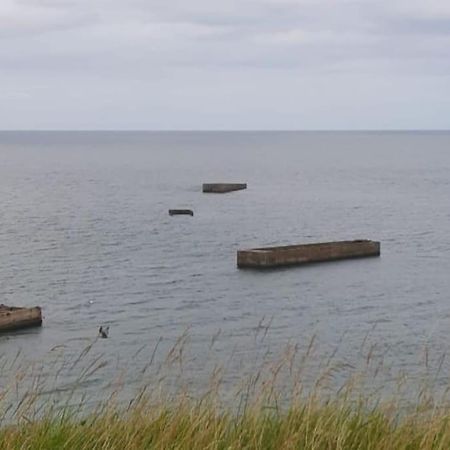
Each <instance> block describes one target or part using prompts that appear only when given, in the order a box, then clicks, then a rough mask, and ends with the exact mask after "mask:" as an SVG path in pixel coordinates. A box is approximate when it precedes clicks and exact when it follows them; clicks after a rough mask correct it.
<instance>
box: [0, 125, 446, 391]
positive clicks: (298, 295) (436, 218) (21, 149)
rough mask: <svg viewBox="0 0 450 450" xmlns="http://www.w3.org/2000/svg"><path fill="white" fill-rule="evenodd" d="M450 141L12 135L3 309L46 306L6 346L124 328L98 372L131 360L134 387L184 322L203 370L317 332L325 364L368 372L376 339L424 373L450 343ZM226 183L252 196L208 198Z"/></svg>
mask: <svg viewBox="0 0 450 450" xmlns="http://www.w3.org/2000/svg"><path fill="white" fill-rule="evenodd" d="M449 150H450V133H446V132H436V133H420V132H413V133H383V132H377V133H356V132H355V133H347V132H342V133H334V132H324V133H320V132H317V133H316V132H173V133H172V132H161V133H160V132H120V133H119V132H1V133H0V205H1V207H0V255H1V258H0V303H5V304H8V305H20V306H22V305H23V306H31V305H40V306H42V308H43V311H44V316H45V319H44V324H43V327H42V329H33V330H27V331H23V332H17V333H14V334H9V335H3V336H1V337H0V347H1V352H2V355H3V357H4V358H5V359H10V358H13V357H14V355H16V353H17V352H18V350H19V349H20V352H21V358H23V359H24V360H25V361H27V360H33V359H37V360H38V359H40V358H45V357H46V356H45V355H48V354H49V352H50V351H51V349H54V348H55V347H56V348H58V349H59V348H64V351H65V352H66V354H67V355H69V356H71V357H75V355H78V354H79V353H80V352H81V351H82V349H83V348H85V346H86V345H87V344H88V343H90V342H92V339H95V337H96V335H97V329H98V327H99V325H109V326H110V338H109V339H106V340H98V341H97V342H95V348H96V351H97V352H100V353H101V354H103V355H104V356H105V358H106V360H107V361H108V362H109V365H108V366H107V367H106V368H104V369H103V372H102V377H99V378H101V379H102V380H104V379H108V376H112V374H113V373H115V372H117V369H118V368H119V369H121V368H124V367H126V368H127V370H128V372H129V373H130V374H131V376H130V380H129V383H130V384H131V385H132V384H133V383H139V382H140V381H141V380H140V375H139V374H140V373H141V372H140V368H141V367H142V366H143V365H145V364H146V362H147V361H149V360H150V359H151V358H152V355H153V356H155V355H154V354H156V357H158V355H165V354H167V351H168V349H169V348H170V347H171V346H172V345H173V344H174V343H175V342H176V340H177V338H179V337H180V336H181V335H182V334H183V333H184V332H186V335H187V341H188V342H187V348H188V349H189V350H186V352H187V356H186V357H185V358H186V360H187V361H188V366H189V370H190V371H191V372H192V376H193V377H194V378H197V379H198V380H201V377H202V376H203V375H201V373H203V372H202V371H203V370H204V369H205V367H207V366H208V364H212V363H211V361H214V364H216V363H223V364H225V365H226V364H227V362H228V361H229V359H228V358H230V355H233V358H234V361H237V362H234V363H230V372H231V375H233V374H234V376H236V377H238V376H239V370H240V369H241V368H242V367H243V365H245V364H246V363H248V362H249V361H253V360H254V359H255V358H256V356H255V355H257V354H260V353H261V352H265V353H266V354H268V355H269V356H270V357H272V356H273V357H277V355H279V354H280V353H281V351H282V349H283V348H284V347H285V346H286V345H287V344H288V343H296V344H297V345H298V346H299V348H304V347H306V346H308V344H309V342H310V339H311V337H312V336H316V341H315V342H316V343H315V346H316V356H315V358H316V359H317V360H318V361H320V360H321V359H323V358H326V357H327V355H329V354H330V353H331V352H334V351H336V353H337V357H338V358H340V359H341V360H342V361H345V362H346V363H347V364H349V366H353V367H357V366H358V365H359V364H361V363H362V362H363V361H364V359H365V354H364V352H363V351H362V350H361V349H362V345H363V343H365V342H366V341H367V339H370V341H371V343H372V344H375V347H374V350H373V351H374V352H376V351H378V352H379V353H380V354H382V355H383V357H384V358H385V360H386V361H387V362H388V364H387V365H388V366H389V367H392V369H395V370H404V371H405V372H408V373H409V374H415V373H418V372H419V371H420V370H421V369H420V367H421V364H422V362H421V355H422V354H423V351H424V348H428V349H429V350H430V351H429V354H430V356H429V357H430V359H431V361H434V364H437V361H438V359H439V357H440V356H442V355H444V354H445V353H446V352H448V349H449V346H450V276H449V274H450V151H449ZM214 181H233V182H247V183H248V189H247V190H246V191H240V192H235V193H230V194H226V195H206V194H202V192H201V184H202V183H203V182H214ZM169 208H191V209H193V210H194V213H195V215H194V217H189V216H181V217H169V215H168V209H169ZM356 238H368V239H374V240H380V241H381V243H382V247H381V248H382V256H381V258H373V259H372V258H370V259H362V260H355V261H343V262H336V263H328V264H323V265H313V266H307V267H301V268H300V267H299V268H289V269H283V270H274V271H268V272H263V273H259V272H254V271H240V270H238V269H237V268H236V250H237V249H239V248H246V247H254V246H265V245H278V244H293V243H303V242H314V241H329V240H341V239H356ZM265 325H270V327H269V331H268V333H267V335H266V334H265V336H264V339H261V338H257V335H258V332H259V330H260V329H261V328H262V327H263V326H265ZM216 334H217V339H215V342H214V345H213V346H211V339H213V336H214V335H216ZM159 341H160V342H159ZM158 342H159V344H158V346H157V345H156V344H157V343H158ZM155 348H156V350H155ZM162 357H163V356H161V358H162ZM430 364H431V363H430ZM11 370H12V369H11ZM48 370H49V372H51V370H52V369H51V368H50V369H48ZM445 370H447V366H446V364H445V363H444V366H443V372H444V374H445V375H448V373H445ZM6 375H8V367H7V366H5V365H3V366H2V376H6ZM95 383H100V381H99V379H97V380H96V381H93V385H95ZM98 386H99V385H98Z"/></svg>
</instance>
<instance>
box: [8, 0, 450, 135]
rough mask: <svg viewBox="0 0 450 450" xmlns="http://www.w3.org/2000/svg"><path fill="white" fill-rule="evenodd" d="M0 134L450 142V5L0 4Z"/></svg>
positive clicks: (308, 0) (290, 1)
mask: <svg viewBox="0 0 450 450" xmlns="http://www.w3.org/2000/svg"><path fill="white" fill-rule="evenodd" d="M0 129H148V130H186V129H198V130H208V129H217V130H224V129H225V130H233V129H239V130H240V129H250V130H272V129H281V130H285V129H294V130H321V129H327V130H340V129H344V130H350V129H355V130H359V129H450V0H220V1H219V0H183V1H181V0H180V1H176V0H0Z"/></svg>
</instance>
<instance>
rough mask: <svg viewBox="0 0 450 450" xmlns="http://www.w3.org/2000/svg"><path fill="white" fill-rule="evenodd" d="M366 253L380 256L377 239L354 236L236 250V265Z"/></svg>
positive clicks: (258, 266)
mask: <svg viewBox="0 0 450 450" xmlns="http://www.w3.org/2000/svg"><path fill="white" fill-rule="evenodd" d="M368 256H380V243H379V242H377V241H371V240H365V239H358V240H354V241H337V242H323V243H317V244H300V245H287V246H282V247H265V248H253V249H248V250H238V252H237V265H238V267H240V268H254V269H264V268H272V267H282V266H293V265H300V264H308V263H315V262H324V261H336V260H339V259H349V258H363V257H368Z"/></svg>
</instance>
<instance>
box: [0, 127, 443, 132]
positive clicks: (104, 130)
mask: <svg viewBox="0 0 450 450" xmlns="http://www.w3.org/2000/svg"><path fill="white" fill-rule="evenodd" d="M20 132H23V133H41V132H43V133H46V132H52V133H58V132H59V133H68V132H69V133H71V132H112V133H379V132H384V133H387V132H389V133H408V132H421V133H423V132H431V133H433V132H441V133H442V132H450V128H361V129H359V128H353V129H351V128H349V129H344V128H342V129H333V128H312V129H294V128H286V129H283V128H274V129H258V128H254V129H253V128H236V129H232V128H230V129H219V128H217V129H216V128H213V129H201V128H178V129H177V128H174V129H164V128H163V129H146V128H116V129H113V128H42V129H40V128H23V129H22V128H11V129H0V133H20Z"/></svg>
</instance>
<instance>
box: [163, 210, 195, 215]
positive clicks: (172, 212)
mask: <svg viewBox="0 0 450 450" xmlns="http://www.w3.org/2000/svg"><path fill="white" fill-rule="evenodd" d="M169 215H171V216H182V215H184V216H193V215H194V211H192V209H169Z"/></svg>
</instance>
